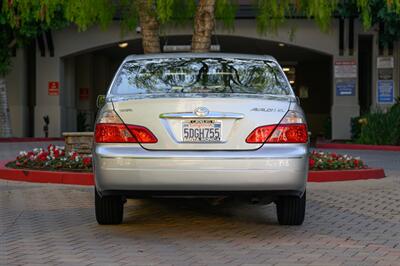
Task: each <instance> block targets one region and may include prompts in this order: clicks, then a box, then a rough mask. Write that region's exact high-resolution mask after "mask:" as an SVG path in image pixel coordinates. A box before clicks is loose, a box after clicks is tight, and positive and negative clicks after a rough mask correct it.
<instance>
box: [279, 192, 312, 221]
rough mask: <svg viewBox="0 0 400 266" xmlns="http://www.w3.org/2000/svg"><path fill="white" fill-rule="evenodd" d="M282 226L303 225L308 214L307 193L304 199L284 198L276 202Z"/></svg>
mask: <svg viewBox="0 0 400 266" xmlns="http://www.w3.org/2000/svg"><path fill="white" fill-rule="evenodd" d="M276 213H277V215H278V222H279V224H280V225H301V224H302V223H303V221H304V216H305V213H306V192H305V191H304V194H303V196H302V197H296V196H284V197H280V198H279V199H278V200H277V201H276Z"/></svg>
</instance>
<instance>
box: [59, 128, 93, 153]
mask: <svg viewBox="0 0 400 266" xmlns="http://www.w3.org/2000/svg"><path fill="white" fill-rule="evenodd" d="M62 135H63V137H64V140H65V152H71V151H75V152H77V153H79V154H90V153H92V147H93V132H64V133H63V134H62Z"/></svg>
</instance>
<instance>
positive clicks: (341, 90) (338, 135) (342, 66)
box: [331, 53, 360, 140]
mask: <svg viewBox="0 0 400 266" xmlns="http://www.w3.org/2000/svg"><path fill="white" fill-rule="evenodd" d="M355 54H356V53H355ZM357 67H358V65H357V57H356V56H352V57H343V56H334V57H333V68H332V69H333V73H332V76H333V90H332V93H333V96H332V97H333V105H332V111H331V116H332V139H339V140H340V139H350V138H351V118H352V117H357V116H359V114H360V106H359V104H358V79H357V77H358V69H357Z"/></svg>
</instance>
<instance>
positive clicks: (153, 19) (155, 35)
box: [136, 0, 161, 54]
mask: <svg viewBox="0 0 400 266" xmlns="http://www.w3.org/2000/svg"><path fill="white" fill-rule="evenodd" d="M136 5H137V10H139V21H140V27H141V30H142V46H143V52H144V53H145V54H149V53H160V52H161V49H160V35H159V30H160V23H159V22H158V20H157V16H156V12H155V10H154V7H153V5H152V2H151V1H148V0H137V1H136Z"/></svg>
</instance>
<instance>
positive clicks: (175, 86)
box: [111, 58, 291, 95]
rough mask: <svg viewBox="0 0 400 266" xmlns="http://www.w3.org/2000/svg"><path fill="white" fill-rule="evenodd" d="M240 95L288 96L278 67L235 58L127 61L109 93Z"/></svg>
mask: <svg viewBox="0 0 400 266" xmlns="http://www.w3.org/2000/svg"><path fill="white" fill-rule="evenodd" d="M168 93H207V94H210V93H211V94H213V93H215V94H217V93H240V94H269V95H290V94H291V89H290V85H289V84H288V82H287V80H286V79H285V76H284V74H283V73H282V71H281V70H280V68H279V67H278V65H277V64H276V63H274V62H271V61H265V60H254V59H234V58H163V59H142V60H135V61H129V62H126V63H125V64H124V65H123V66H122V68H121V70H120V71H119V73H118V76H117V78H116V80H115V82H114V85H113V88H112V90H111V94H113V95H137V94H168Z"/></svg>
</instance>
